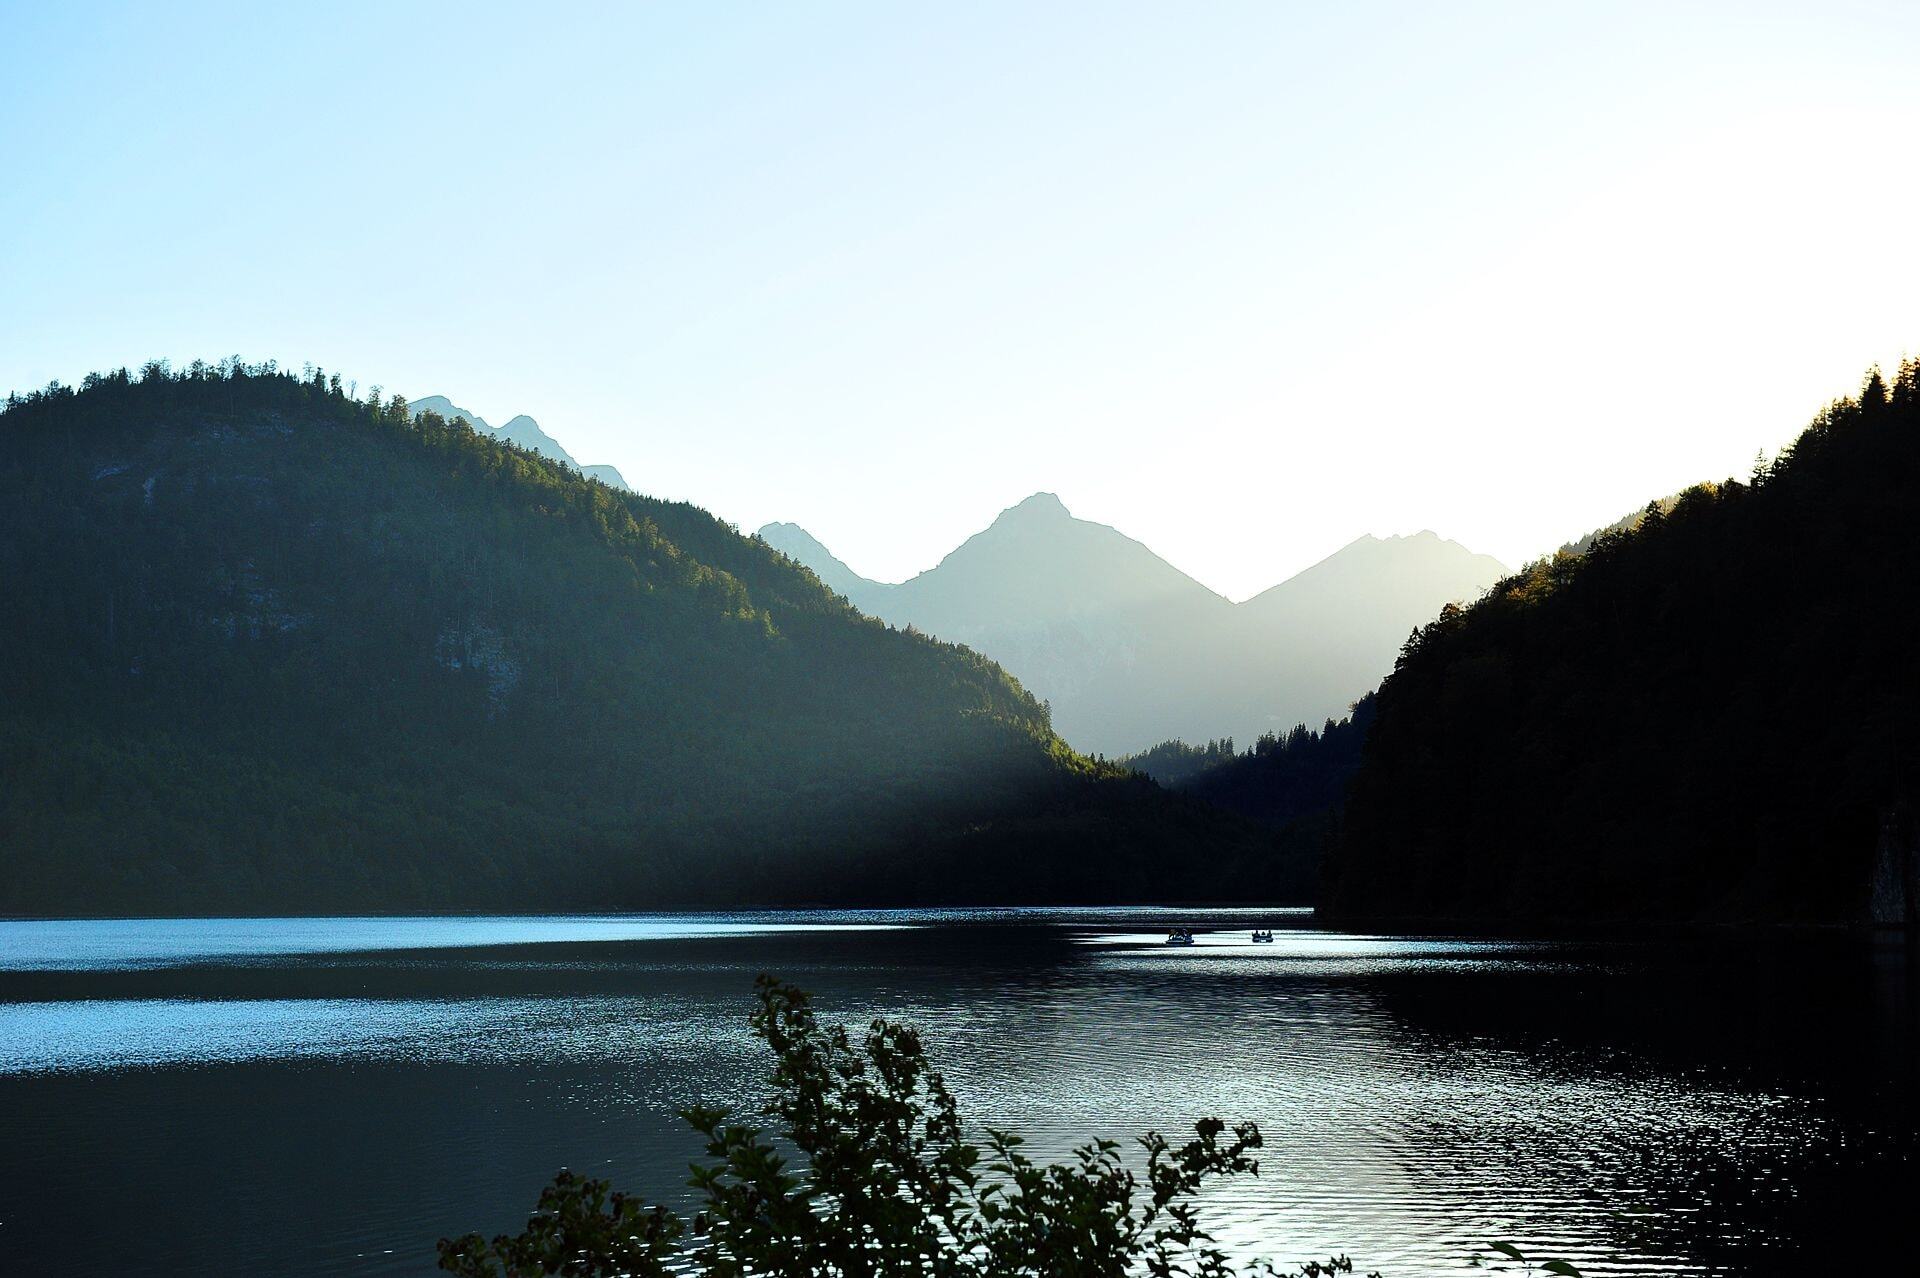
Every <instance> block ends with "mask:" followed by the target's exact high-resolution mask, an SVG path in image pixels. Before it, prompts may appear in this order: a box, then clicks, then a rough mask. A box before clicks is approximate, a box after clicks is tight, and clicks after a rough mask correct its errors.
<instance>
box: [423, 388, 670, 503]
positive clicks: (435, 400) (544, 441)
mask: <svg viewBox="0 0 1920 1278" xmlns="http://www.w3.org/2000/svg"><path fill="white" fill-rule="evenodd" d="M407 408H408V411H409V412H411V413H412V414H413V415H414V416H415V417H418V416H420V414H422V413H438V414H440V416H442V417H444V418H446V419H447V420H448V421H452V420H453V419H454V418H456V417H464V418H466V419H467V421H468V423H469V424H470V425H472V427H473V428H474V429H475V430H476V431H479V432H481V433H482V434H486V435H491V436H492V437H493V438H495V439H498V440H501V441H503V442H505V443H509V444H513V445H516V446H517V447H520V448H524V449H526V450H527V451H528V452H531V453H539V454H540V455H541V456H542V457H551V458H552V459H553V460H555V461H560V462H565V463H566V464H567V465H569V466H571V467H573V468H574V469H575V470H577V471H579V472H580V473H581V474H583V475H585V476H587V477H588V478H589V479H597V480H599V481H600V482H601V483H603V484H605V485H606V486H607V487H609V488H618V489H620V490H622V491H623V492H632V491H633V489H632V488H631V487H630V486H629V485H628V484H627V481H626V479H625V478H624V477H623V476H622V475H621V474H620V472H619V471H618V470H616V469H615V468H613V467H612V466H607V465H604V464H603V465H597V466H583V465H581V464H580V462H579V460H578V459H576V458H575V457H574V455H573V454H572V453H570V452H568V451H567V450H566V449H565V448H562V447H561V446H560V441H559V440H557V439H555V438H554V437H553V436H551V435H549V434H547V432H545V431H544V430H541V429H540V423H539V422H537V421H535V420H533V418H531V417H529V416H527V415H526V414H525V413H522V414H520V415H519V416H518V417H516V418H514V419H513V420H512V421H510V422H508V423H507V424H506V425H504V426H493V425H490V424H489V423H488V422H487V419H486V418H484V417H482V416H480V414H478V413H475V412H470V411H469V410H467V409H464V408H461V407H459V406H458V405H457V404H455V403H454V402H453V401H452V400H450V399H448V398H447V397H446V396H445V395H429V396H427V397H426V398H425V399H416V400H411V401H409V402H408V404H407Z"/></svg>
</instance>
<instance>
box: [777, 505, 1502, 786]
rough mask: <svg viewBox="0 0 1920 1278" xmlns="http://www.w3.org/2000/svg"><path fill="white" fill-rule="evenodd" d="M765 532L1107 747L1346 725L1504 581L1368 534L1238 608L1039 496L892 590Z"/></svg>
mask: <svg viewBox="0 0 1920 1278" xmlns="http://www.w3.org/2000/svg"><path fill="white" fill-rule="evenodd" d="M760 535H761V537H762V538H763V539H764V540H766V541H767V543H768V544H769V545H771V546H773V547H774V548H775V549H778V550H781V551H782V552H783V553H785V554H788V555H789V556H791V557H792V558H794V559H796V560H798V561H799V562H800V563H802V564H804V565H806V566H808V567H810V568H813V569H814V571H815V573H816V575H818V576H819V577H820V578H821V580H822V582H823V584H826V585H827V586H828V587H829V588H830V589H833V590H836V591H838V592H839V593H840V594H842V595H844V596H845V597H846V599H847V600H848V602H850V603H852V604H853V605H854V606H855V607H856V608H859V609H860V610H862V611H863V612H866V613H868V614H870V615H872V616H875V617H879V618H881V619H882V620H885V621H887V622H890V623H892V624H894V625H899V626H906V625H912V626H914V627H915V628H917V629H920V630H923V631H925V632H927V633H929V634H932V635H934V636H936V637H938V638H942V639H947V640H950V641H952V642H955V643H964V644H966V645H968V646H969V647H973V648H975V649H977V650H978V651H980V652H982V653H984V654H986V655H988V656H990V657H992V658H993V659H994V660H996V661H998V662H1000V663H1001V664H1002V665H1004V666H1005V667H1006V668H1007V669H1008V670H1009V671H1011V672H1013V673H1014V674H1015V675H1016V676H1017V677H1018V678H1019V679H1020V680H1021V682H1022V683H1023V684H1025V685H1026V686H1027V687H1028V688H1029V689H1031V690H1032V691H1034V693H1035V694H1036V695H1038V696H1042V697H1044V698H1046V699H1047V700H1048V701H1049V702H1050V703H1051V704H1052V707H1053V714H1054V724H1055V726H1056V727H1057V728H1058V729H1059V731H1060V732H1061V733H1062V735H1064V736H1065V737H1066V738H1067V739H1068V740H1069V741H1072V742H1074V743H1075V745H1076V746H1078V747H1079V748H1081V749H1087V750H1095V751H1099V752H1101V753H1104V754H1111V755H1118V754H1126V753H1131V752H1135V751H1139V750H1142V749H1145V748H1146V747H1148V746H1151V745H1153V744H1155V743H1157V742H1160V741H1164V740H1167V739H1169V738H1183V739H1186V740H1213V739H1216V738H1219V737H1225V736H1231V737H1234V738H1236V739H1238V740H1240V741H1242V742H1243V743H1250V742H1251V741H1252V740H1254V739H1255V738H1257V737H1259V736H1260V735H1262V734H1264V733H1268V732H1275V733H1284V732H1286V731H1287V730H1288V729H1290V728H1292V727H1293V726H1294V725H1296V724H1298V723H1302V722H1306V723H1314V724H1318V723H1320V722H1322V721H1324V720H1326V719H1329V718H1337V717H1340V716H1343V715H1344V714H1345V713H1346V712H1347V709H1348V707H1349V706H1350V705H1351V704H1352V703H1353V701H1354V700H1355V699H1357V698H1358V697H1360V696H1362V695H1363V694H1365V693H1366V692H1368V691H1369V690H1371V689H1372V687H1373V686H1374V685H1375V684H1377V683H1378V682H1379V680H1380V679H1381V678H1382V677H1383V676H1384V675H1385V674H1386V673H1387V672H1388V671H1389V670H1390V669H1392V667H1393V660H1394V657H1395V656H1396V655H1397V653H1398V652H1399V650H1400V646H1401V645H1402V644H1403V643H1404V642H1405V641H1406V638H1407V636H1408V634H1409V633H1411V632H1412V630H1413V629H1414V627H1416V626H1418V625H1420V624H1422V623H1423V622H1425V621H1427V620H1429V619H1430V618H1431V617H1432V616H1433V615H1434V614H1435V613H1437V612H1438V611H1439V609H1440V608H1441V606H1442V605H1444V604H1446V603H1449V602H1455V601H1465V600H1471V599H1472V598H1474V597H1476V596H1477V595H1478V594H1479V593H1480V592H1481V591H1483V590H1485V589H1486V588H1487V587H1488V586H1490V585H1492V584H1493V583H1494V582H1496V581H1498V580H1499V579H1500V578H1502V577H1503V576H1505V575H1506V572H1507V570H1506V568H1505V567H1504V566H1503V565H1502V564H1500V562H1499V561H1498V560H1495V559H1493V558H1491V557H1489V556H1486V555H1476V554H1474V553H1473V552H1472V551H1469V550H1467V549H1466V548H1465V547H1463V546H1461V545H1459V544H1458V543H1456V542H1451V541H1445V540H1443V539H1441V538H1440V537H1438V536H1436V535H1435V534H1433V533H1431V532H1422V533H1418V534H1415V535H1413V536H1410V537H1390V538H1378V537H1371V536H1367V537H1361V538H1359V539H1357V540H1355V541H1354V542H1352V543H1350V544H1349V545H1347V546H1345V547H1343V548H1342V549H1341V550H1339V551H1337V552H1335V553H1334V554H1333V555H1330V556H1328V557H1327V558H1326V559H1324V560H1322V561H1321V562H1319V563H1317V564H1315V565H1313V566H1312V567H1310V568H1308V569H1306V570H1305V571H1303V572H1301V573H1298V574H1296V575H1295V576H1294V577H1292V578H1289V579H1288V580H1287V581H1284V582H1282V583H1280V584H1279V585H1277V586H1275V587H1273V588H1272V589H1270V590H1267V591H1264V592H1263V593H1261V594H1259V595H1257V596H1255V597H1254V598H1252V599H1249V600H1247V601H1246V602H1245V603H1242V604H1234V603H1232V602H1231V601H1229V600H1227V599H1226V598H1224V597H1223V596H1221V595H1219V594H1217V593H1215V592H1214V591H1212V590H1209V589H1208V588H1207V587H1206V586H1204V585H1202V584H1201V583H1200V582H1198V581H1195V580H1194V579H1193V578H1192V577H1189V576H1188V575H1187V574H1185V573H1183V572H1181V571H1180V570H1179V569H1178V568H1175V567H1174V566H1173V565H1172V564H1169V563H1168V562H1167V561H1166V560H1164V559H1162V558H1161V557H1160V556H1158V555H1157V554H1155V553H1154V552H1153V551H1152V550H1151V549H1149V548H1148V547H1147V546H1145V545H1143V544H1142V543H1140V542H1138V541H1136V540H1134V539H1133V538H1131V537H1128V536H1126V535H1125V534H1124V533H1121V532H1119V531H1118V530H1116V529H1114V528H1111V527H1108V526H1107V525H1104V524H1097V523H1093V522H1091V521H1088V520H1082V519H1076V518H1074V517H1073V515H1072V514H1071V513H1070V512H1069V511H1068V510H1067V508H1066V506H1065V504H1064V503H1062V502H1061V501H1060V499H1059V498H1058V497H1057V496H1055V495H1054V494H1051V493H1036V494H1035V495H1033V496H1032V497H1029V498H1027V499H1026V500H1025V501H1022V502H1020V503H1018V504H1017V505H1015V506H1012V507H1009V508H1008V509H1007V510H1005V511H1003V512H1001V514H1000V516H999V517H998V518H997V519H995V520H994V521H993V523H992V524H991V525H990V526H989V527H988V528H987V529H985V530H984V531H982V532H980V533H977V534H975V535H974V536H973V537H970V538H969V539H968V540H967V541H966V542H965V543H963V544H962V545H961V546H959V547H958V548H956V549H955V550H954V551H953V552H952V553H950V554H949V555H947V556H946V557H945V558H944V559H942V560H941V561H940V563H939V564H938V565H936V566H935V567H933V568H930V569H928V570H927V571H925V572H923V573H920V574H918V575H917V576H915V577H913V578H912V579H910V580H908V581H905V582H902V583H900V584H898V585H889V584H887V583H884V582H876V581H872V580H869V579H867V578H864V577H861V576H859V575H858V574H856V573H854V572H853V571H852V569H850V568H848V567H847V565H846V564H845V563H843V562H842V561H841V560H839V559H838V558H835V557H834V556H833V555H832V553H831V552H830V551H828V550H827V548H826V547H825V546H824V545H822V544H821V543H820V542H819V541H818V539H816V538H814V537H813V536H811V535H810V534H808V533H807V532H806V531H805V530H804V529H801V528H799V527H798V526H797V525H794V524H770V525H768V526H767V527H766V528H763V529H762V530H761V534H760Z"/></svg>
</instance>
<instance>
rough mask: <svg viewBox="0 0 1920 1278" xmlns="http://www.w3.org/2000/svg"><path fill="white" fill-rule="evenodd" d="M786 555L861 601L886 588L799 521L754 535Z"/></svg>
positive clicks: (838, 591) (838, 590)
mask: <svg viewBox="0 0 1920 1278" xmlns="http://www.w3.org/2000/svg"><path fill="white" fill-rule="evenodd" d="M754 535H755V536H756V537H758V538H759V539H760V540H761V541H764V542H766V543H767V544H768V545H769V546H772V547H773V548H774V549H775V550H777V551H779V552H780V553H781V554H783V555H785V556H786V557H787V558H789V559H792V560H795V561H796V562H798V563H801V564H804V565H806V567H808V568H810V569H812V571H813V575H814V576H816V577H818V578H819V579H820V581H821V584H823V585H824V586H826V588H827V589H829V590H831V591H833V592H834V593H835V594H837V595H845V596H846V597H847V598H848V599H849V600H851V601H853V602H854V603H855V604H861V603H862V602H863V601H864V600H865V599H866V598H867V596H868V595H869V594H870V593H871V592H873V591H879V590H885V589H886V587H885V586H883V585H881V584H880V583H879V582H874V581H868V580H867V579H866V578H865V577H862V576H861V575H860V574H859V573H857V572H855V571H854V570H853V569H851V568H849V567H847V566H846V564H844V563H842V562H841V561H840V559H839V558H838V557H837V556H835V555H834V553H833V552H832V551H830V550H828V549H827V548H826V547H825V546H824V545H822V544H821V542H820V539H819V538H818V537H815V536H814V535H813V534H812V533H810V532H808V531H807V530H806V529H804V528H802V527H801V526H800V525H799V524H790V523H772V524H767V525H766V526H765V527H763V528H761V529H760V531H759V532H757V533H755V534H754Z"/></svg>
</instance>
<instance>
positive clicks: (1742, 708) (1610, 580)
mask: <svg viewBox="0 0 1920 1278" xmlns="http://www.w3.org/2000/svg"><path fill="white" fill-rule="evenodd" d="M1916 492H1920V364H1915V363H1908V364H1906V365H1905V366H1903V367H1902V368H1901V370H1900V372H1899V374H1898V376H1897V377H1896V378H1895V379H1894V380H1893V383H1892V385H1891V386H1889V385H1888V384H1886V382H1885V381H1883V380H1882V378H1881V377H1880V375H1879V374H1878V373H1876V374H1874V375H1873V377H1872V378H1870V379H1869V381H1868V382H1867V384H1866V387H1865V389H1864V391H1863V392H1862V394H1861V396H1860V397H1859V398H1858V399H1855V400H1847V401H1843V402H1841V403H1838V404H1835V405H1834V406H1832V407H1831V408H1830V409H1828V410H1827V411H1826V412H1824V413H1822V414H1821V416H1820V417H1819V418H1818V419H1817V420H1816V421H1815V422H1814V423H1813V425H1812V426H1811V427H1809V428H1808V430H1807V431H1806V432H1805V434H1803V435H1802V436H1801V437H1800V439H1799V440H1798V442H1796V443H1795V444H1794V445H1793V446H1792V447H1791V448H1790V449H1788V450H1787V451H1786V452H1784V453H1783V454H1782V455H1781V456H1780V458H1779V459H1778V461H1776V462H1775V463H1774V464H1772V465H1771V466H1766V467H1762V468H1761V469H1759V470H1758V471H1757V472H1756V474H1755V475H1754V478H1753V482H1752V483H1735V482H1728V483H1726V484H1722V485H1717V486H1703V487H1700V488H1695V489H1693V490H1690V491H1689V492H1687V493H1685V494H1682V495H1681V496H1680V498H1679V499H1678V500H1677V501H1675V502H1673V503H1671V505H1670V506H1669V507H1667V508H1663V507H1662V505H1661V504H1659V503H1656V504H1655V505H1654V506H1653V507H1651V508H1649V510H1648V512H1647V514H1646V516H1645V517H1644V518H1643V519H1641V520H1639V521H1638V522H1637V523H1636V524H1635V525H1634V526H1633V527H1632V528H1631V529H1630V530H1627V531H1619V532H1608V533H1603V534H1601V535H1599V536H1598V537H1596V538H1595V539H1594V541H1593V544H1592V546H1591V548H1590V549H1589V550H1588V551H1587V553H1585V554H1562V555H1559V556H1556V557H1554V558H1553V559H1552V560H1550V561H1546V562H1543V563H1540V564H1537V565H1535V566H1534V567H1533V568H1531V569H1529V570H1528V571H1526V572H1523V573H1521V574H1519V575H1517V576H1515V577H1512V578H1510V579H1508V580H1507V581H1505V582H1503V583H1502V584H1501V585H1500V586H1498V587H1496V588H1495V589H1494V591H1492V592H1491V593H1490V595H1489V596H1488V597H1487V598H1486V599H1484V600H1483V601H1481V602H1480V603H1478V604H1476V605H1474V606H1473V607H1470V608H1467V609H1464V610H1462V609H1458V608H1449V609H1447V610H1446V611H1445V612H1444V613H1443V614H1442V615H1441V617H1440V618H1439V619H1438V620H1436V621H1435V622H1433V623H1432V624H1431V625H1428V626H1426V627H1425V628H1424V629H1422V630H1421V631H1419V632H1418V633H1417V634H1416V635H1415V637H1414V638H1413V639H1412V640H1411V641H1410V642H1409V643H1408V645H1407V648H1406V650H1405V652H1404V653H1403V654H1402V656H1401V658H1400V661H1399V664H1398V666H1397V667H1396V668H1395V670H1394V672H1393V674H1392V675H1391V676H1390V677H1389V678H1388V679H1387V680H1386V682H1385V684H1384V685H1383V686H1382V687H1381V689H1380V693H1379V696H1378V702H1377V713H1376V719H1375V722H1374V726H1373V729H1372V732H1371V734H1370V736H1369V738H1368V740H1367V744H1366V747H1365V751H1364V761H1363V764H1362V767H1361V770H1360V773H1359V775H1358V776H1357V777H1356V778H1355V780H1354V783H1353V791H1352V798H1351V800H1350V802H1349V804H1348V809H1347V818H1346V825H1345V831H1344V837H1343V840H1342V843H1341V845H1340V847H1339V850H1338V852H1337V855H1336V856H1335V858H1334V860H1333V862H1332V864H1331V866H1330V868H1329V876H1328V897H1327V901H1326V902H1325V907H1326V908H1327V910H1328V911H1329V912H1330V913H1331V914H1333V915H1335V916H1338V917H1359V916H1367V915H1374V916H1402V917H1407V916H1419V915H1425V916H1451V917H1457V918H1479V919H1489V920H1498V921H1503V922H1534V921H1544V920H1554V919H1663V918H1727V919H1743V918H1751V919H1807V920H1843V919H1848V918H1852V917H1857V915H1858V913H1859V911H1860V908H1861V905H1862V903H1863V901H1864V897H1865V890H1866V883H1867V877H1868V867H1869V864H1870V858H1871V855H1872V851H1873V845H1874V839H1875V834H1876V830H1877V827H1878V821H1879V814H1880V813H1881V812H1882V811H1883V810H1884V809H1887V808H1889V807H1891V806H1892V805H1895V804H1897V803H1901V802H1910V801H1911V800H1912V799H1913V798H1914V797H1915V795H1916V784H1915V783H1916V771H1915V769H1916V760H1917V755H1916V741H1917V740H1920V719H1917V718H1916V716H1917V715H1920V643H1917V642H1916V636H1920V589H1917V588H1916V582H1920V520H1916V509H1915V504H1914V495H1915V493H1916Z"/></svg>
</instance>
